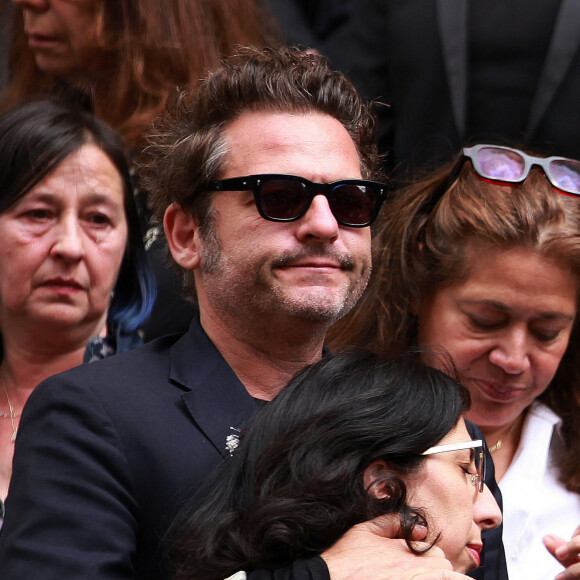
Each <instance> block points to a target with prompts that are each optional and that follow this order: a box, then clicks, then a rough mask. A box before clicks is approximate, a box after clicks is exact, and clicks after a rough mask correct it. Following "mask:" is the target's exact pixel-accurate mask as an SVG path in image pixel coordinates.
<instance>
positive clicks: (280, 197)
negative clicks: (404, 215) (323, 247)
mask: <svg viewBox="0 0 580 580" xmlns="http://www.w3.org/2000/svg"><path fill="white" fill-rule="evenodd" d="M207 189H208V190H209V191H251V192H252V193H253V194H254V201H255V203H256V207H257V209H258V212H259V213H260V215H261V216H262V217H263V218H264V219H267V220H269V221H273V222H293V221H296V220H298V219H300V218H301V217H302V216H303V215H304V214H305V213H306V212H307V211H308V208H309V207H310V205H311V203H312V200H313V199H314V197H315V196H317V195H324V197H326V199H327V200H328V205H329V207H330V211H331V212H332V215H333V216H334V217H335V219H336V221H337V222H338V223H339V224H340V225H342V226H347V227H351V228H364V227H366V226H370V225H371V224H372V223H373V222H374V221H375V219H376V217H377V215H378V214H379V210H380V209H381V205H382V203H383V201H384V200H385V198H386V196H387V192H388V189H389V187H388V185H386V184H384V183H379V182H377V181H368V180H366V179H342V180H340V181H333V182H331V183H315V182H313V181H309V180H308V179H304V178H303V177H298V176H296V175H281V174H276V173H272V174H265V175H248V176H246V177H233V178H231V179H222V180H219V181H211V182H210V183H208V185H207Z"/></svg>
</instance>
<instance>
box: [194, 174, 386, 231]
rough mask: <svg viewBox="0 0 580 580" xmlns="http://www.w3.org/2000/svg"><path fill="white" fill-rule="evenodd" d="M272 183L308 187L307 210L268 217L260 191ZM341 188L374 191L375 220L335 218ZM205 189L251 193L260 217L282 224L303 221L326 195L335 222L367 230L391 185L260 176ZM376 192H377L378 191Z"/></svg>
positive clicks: (214, 183)
mask: <svg viewBox="0 0 580 580" xmlns="http://www.w3.org/2000/svg"><path fill="white" fill-rule="evenodd" d="M270 179H282V180H287V181H298V182H300V183H303V184H305V185H306V187H307V192H308V194H309V195H310V199H308V203H307V204H306V205H305V207H304V210H303V211H301V212H299V214H298V215H297V216H295V217H291V218H275V217H272V216H269V215H267V214H266V212H265V211H264V209H263V207H262V201H261V187H262V185H263V184H262V183H261V181H263V180H270ZM340 185H355V186H360V185H363V186H365V187H367V188H371V191H373V192H375V197H376V207H375V210H374V214H373V216H372V217H371V218H370V219H369V220H368V221H366V222H364V223H362V224H352V223H347V222H345V221H343V220H341V219H340V218H338V217H337V216H336V215H335V213H334V210H333V207H332V204H331V200H330V198H329V195H330V193H331V192H332V190H333V189H335V188H336V187H338V186H340ZM205 188H206V189H207V190H208V191H251V192H252V194H253V196H254V203H255V205H256V209H257V210H258V213H259V214H260V215H261V216H262V217H263V218H264V219H265V220H268V221H271V222H281V223H289V222H295V221H297V220H299V219H300V218H301V217H304V215H306V213H307V212H308V210H309V209H310V206H311V205H312V201H313V200H314V198H315V197H316V196H317V195H323V196H324V197H325V198H326V200H327V201H328V206H329V207H330V211H331V212H332V215H333V216H334V219H335V220H336V221H337V223H338V224H340V225H341V226H345V227H349V228H366V227H368V226H370V225H371V224H372V223H373V222H374V221H375V220H376V219H377V217H378V215H379V212H380V211H381V206H382V205H383V202H384V201H385V200H386V199H387V193H388V191H389V190H390V185H389V184H388V183H381V182H380V181H371V180H369V179H339V180H337V181H330V182H328V183H322V182H317V181H310V180H309V179H306V178H305V177H301V176H299V175H289V174H284V173H261V174H257V175H246V176H244V177H230V178H227V179H218V180H214V181H210V182H208V183H207V185H206V186H205ZM314 188H316V189H314ZM376 188H378V191H377V189H376Z"/></svg>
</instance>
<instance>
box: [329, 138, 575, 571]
mask: <svg viewBox="0 0 580 580" xmlns="http://www.w3.org/2000/svg"><path fill="white" fill-rule="evenodd" d="M579 196H580V163H579V162H577V161H574V160H569V159H562V158H547V159H545V158H538V157H534V156H530V155H528V154H526V153H524V152H521V151H518V150H516V149H511V148H505V147H496V146H493V145H478V146H475V147H471V148H465V149H464V150H463V152H462V154H461V156H460V157H459V158H458V160H457V162H456V163H455V164H454V165H451V166H448V167H446V168H443V169H441V170H440V171H438V172H436V173H435V174H433V175H431V176H428V177H426V178H424V179H423V180H421V181H419V182H416V183H415V184H413V185H411V186H410V187H408V188H406V189H405V190H403V191H402V192H401V193H400V195H399V196H398V197H397V198H396V199H395V200H394V201H393V202H392V203H391V204H390V206H389V207H387V208H386V209H385V212H384V215H385V219H384V221H383V222H382V223H381V224H380V225H379V226H378V229H377V231H376V237H375V256H374V261H373V264H374V267H375V272H374V276H373V278H372V279H371V282H370V287H369V290H368V291H367V294H366V296H365V297H364V298H363V300H362V302H361V303H360V305H359V307H358V308H357V310H356V312H353V313H352V315H351V316H350V317H349V318H348V319H347V320H345V321H344V322H341V323H340V324H339V326H338V327H336V328H335V329H334V331H333V338H332V340H331V344H334V345H335V346H337V345H340V344H361V345H367V346H368V347H369V348H372V349H374V350H376V351H378V352H381V353H390V354H396V353H398V352H400V351H401V350H404V349H405V348H408V347H409V346H410V345H421V346H423V345H432V346H434V345H437V346H438V347H442V348H444V349H445V350H446V351H447V352H448V353H449V354H450V355H451V357H452V359H453V362H454V364H455V365H456V368H457V371H458V374H459V378H460V380H461V382H462V383H463V384H464V385H465V387H466V388H467V389H468V390H469V392H470V395H471V399H472V407H471V409H470V410H469V411H468V412H467V414H466V417H467V418H468V419H470V420H471V421H473V422H474V423H475V424H477V425H478V426H479V427H480V428H481V430H482V431H483V433H484V435H485V437H486V439H487V442H488V444H489V445H490V451H491V452H492V454H493V455H492V457H493V460H494V464H495V473H496V478H497V480H498V482H499V485H500V489H501V492H502V496H503V509H504V524H503V525H504V529H503V540H504V546H505V550H506V557H507V564H508V572H509V576H510V578H513V579H515V580H517V579H519V578H537V579H541V580H545V579H547V578H553V577H554V576H556V574H558V573H559V572H562V565H563V566H564V567H567V568H568V574H569V576H567V578H579V577H580V570H579V568H580V565H579V564H578V562H579V558H578V552H579V551H580V537H579V536H576V537H575V538H574V539H573V540H572V541H570V542H569V543H568V545H567V546H564V544H565V542H564V540H563V539H562V538H565V539H566V540H569V539H570V538H571V537H572V536H573V535H575V534H577V533H578V531H577V530H576V527H577V526H578V524H580V451H579V450H580V366H579V365H578V363H577V361H576V356H577V354H576V353H577V352H578V347H579V338H580V328H579V324H578V320H577V319H578V317H577V308H578V297H579V292H580V197H579ZM548 534H549V536H548V537H545V536H546V535H548ZM555 536H559V538H557V537H555ZM543 538H544V543H545V545H546V546H547V547H548V548H549V550H550V552H554V551H555V550H556V548H557V547H559V551H558V554H557V557H558V559H555V558H553V557H552V556H551V555H550V553H549V552H548V551H547V550H546V549H545V548H544V546H543V545H542V539H543ZM558 560H559V561H558Z"/></svg>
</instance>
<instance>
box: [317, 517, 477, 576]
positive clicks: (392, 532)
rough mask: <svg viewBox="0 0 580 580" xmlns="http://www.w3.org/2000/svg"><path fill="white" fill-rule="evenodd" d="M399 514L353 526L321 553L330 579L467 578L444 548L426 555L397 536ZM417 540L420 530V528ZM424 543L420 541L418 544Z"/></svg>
mask: <svg viewBox="0 0 580 580" xmlns="http://www.w3.org/2000/svg"><path fill="white" fill-rule="evenodd" d="M398 535H400V533H399V522H398V516H394V515H393V516H392V517H391V516H382V517H380V518H377V519H376V520H373V521H370V522H364V523H362V524H358V525H356V526H354V527H352V528H351V529H350V530H349V531H348V532H346V534H344V536H342V538H340V540H338V542H336V544H334V546H332V547H331V548H329V549H328V550H326V552H323V553H322V554H321V556H322V558H323V559H324V561H325V562H326V565H327V566H328V570H329V572H330V578H331V580H355V579H356V580H465V579H466V578H467V577H466V576H464V575H463V574H460V573H458V572H453V571H452V566H451V564H450V562H449V561H448V560H446V559H445V555H444V554H443V551H442V550H441V549H439V548H437V547H435V548H432V549H431V550H429V552H428V553H427V554H425V555H423V556H416V555H415V554H413V553H412V552H411V551H410V550H409V548H408V547H407V544H406V543H405V541H404V540H401V539H393V538H397V536H398ZM417 535H418V536H419V537H417V540H421V539H424V533H423V534H422V537H421V530H418V531H417ZM424 546H425V545H423V544H421V543H420V542H418V543H417V547H418V548H421V547H424Z"/></svg>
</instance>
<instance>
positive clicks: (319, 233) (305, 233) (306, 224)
mask: <svg viewBox="0 0 580 580" xmlns="http://www.w3.org/2000/svg"><path fill="white" fill-rule="evenodd" d="M338 232H339V226H338V222H337V221H336V218H335V217H334V215H333V213H332V210H331V209H330V205H329V203H328V200H327V199H326V197H325V196H324V195H322V194H319V195H316V196H314V199H313V200H312V203H311V204H310V207H309V208H308V211H307V212H306V213H305V214H304V215H303V216H302V217H301V218H300V219H299V220H298V228H297V231H296V236H297V237H298V238H299V239H301V240H302V241H307V240H311V241H320V242H333V241H334V240H335V239H336V238H338Z"/></svg>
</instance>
